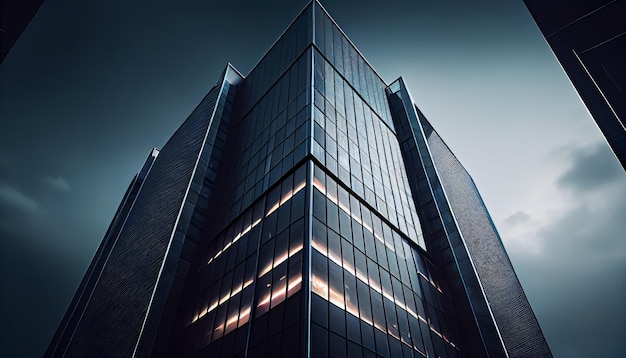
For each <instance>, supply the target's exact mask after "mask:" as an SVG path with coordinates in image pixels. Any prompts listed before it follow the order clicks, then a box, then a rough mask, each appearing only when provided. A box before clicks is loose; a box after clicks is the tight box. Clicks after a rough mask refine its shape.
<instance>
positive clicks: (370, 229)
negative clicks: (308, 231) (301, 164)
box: [311, 175, 443, 293]
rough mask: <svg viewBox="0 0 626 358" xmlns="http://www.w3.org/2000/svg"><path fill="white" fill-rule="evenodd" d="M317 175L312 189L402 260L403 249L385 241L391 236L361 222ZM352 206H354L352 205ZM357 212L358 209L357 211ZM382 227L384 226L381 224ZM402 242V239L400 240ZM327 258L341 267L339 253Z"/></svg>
mask: <svg viewBox="0 0 626 358" xmlns="http://www.w3.org/2000/svg"><path fill="white" fill-rule="evenodd" d="M318 176H319V175H314V177H313V187H314V188H316V189H317V190H319V192H320V193H322V194H324V195H325V196H326V197H327V198H328V200H330V201H331V202H332V203H333V204H335V205H337V206H338V207H339V208H340V209H341V210H342V211H343V212H345V213H346V214H347V215H348V216H349V217H351V218H352V219H353V220H354V221H355V222H356V223H357V224H359V225H361V226H362V227H363V228H364V229H365V230H366V231H367V232H369V233H370V234H372V236H373V237H374V238H375V239H376V240H378V242H380V243H381V244H384V245H385V247H387V248H388V249H389V250H391V251H392V252H393V253H394V254H398V255H399V256H400V257H399V259H404V253H403V251H404V250H403V249H402V248H401V247H400V248H398V250H396V247H395V246H394V243H393V241H391V239H390V240H387V239H386V238H387V237H390V236H391V235H390V234H389V233H387V234H386V235H384V238H383V234H382V230H381V229H375V228H373V227H372V226H374V225H372V226H370V225H369V224H368V223H367V222H366V220H362V219H361V217H360V215H358V214H357V213H355V212H352V211H351V210H350V209H349V207H350V204H349V199H346V198H344V199H343V200H339V199H338V197H340V195H333V193H331V191H330V190H327V188H326V186H325V185H324V183H323V182H322V180H323V179H322V178H318ZM327 180H331V179H329V178H327ZM332 183H333V185H334V186H337V188H339V189H338V190H339V192H341V191H342V190H343V191H345V190H344V189H342V188H341V187H340V186H338V185H337V184H336V183H335V182H334V181H333V182H332ZM335 191H336V190H333V192H335ZM353 205H354V204H353ZM356 211H358V208H357V210H356ZM372 215H374V213H372ZM383 225H384V224H383ZM378 226H380V224H378ZM401 240H404V239H401ZM311 244H312V245H314V246H315V245H319V243H318V242H316V241H315V237H314V238H313V241H312V243H311ZM329 255H330V256H329V258H330V259H331V260H334V261H335V262H337V263H338V264H339V265H340V266H342V264H341V263H340V262H341V259H339V258H338V256H340V253H335V252H332V251H330V250H329ZM346 269H348V270H351V268H350V267H347V268H346ZM351 272H352V271H351ZM419 274H420V275H421V276H422V277H424V279H425V280H426V282H428V283H430V284H431V285H432V286H433V287H434V288H435V289H436V290H437V291H439V292H440V293H443V291H442V290H441V288H440V287H439V285H437V284H436V283H435V282H434V281H433V280H432V278H429V277H427V276H426V275H424V273H423V272H421V271H419Z"/></svg>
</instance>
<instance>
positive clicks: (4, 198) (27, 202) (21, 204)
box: [0, 183, 40, 212]
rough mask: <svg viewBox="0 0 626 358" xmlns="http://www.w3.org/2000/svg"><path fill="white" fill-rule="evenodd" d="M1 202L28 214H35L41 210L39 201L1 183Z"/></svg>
mask: <svg viewBox="0 0 626 358" xmlns="http://www.w3.org/2000/svg"><path fill="white" fill-rule="evenodd" d="M0 201H1V202H3V203H4V204H8V205H9V206H11V207H13V208H17V209H20V210H24V211H28V212H35V211H38V210H39V208H40V207H39V203H37V201H35V200H34V199H31V198H29V197H28V196H26V195H25V194H23V193H21V192H20V191H19V190H17V189H15V188H13V187H11V186H9V185H7V184H4V183H0Z"/></svg>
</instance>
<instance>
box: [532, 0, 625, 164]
mask: <svg viewBox="0 0 626 358" xmlns="http://www.w3.org/2000/svg"><path fill="white" fill-rule="evenodd" d="M524 2H525V3H526V6H527V7H528V10H530V13H531V14H532V16H533V18H534V19H535V22H536V23H537V25H538V26H539V29H540V30H541V32H542V33H543V35H544V37H545V38H546V41H547V42H548V44H549V45H550V47H551V48H552V51H553V52H554V54H555V55H556V57H557V59H558V60H559V62H560V63H561V66H563V69H564V70H565V73H567V76H568V77H569V79H570V81H571V82H572V84H573V85H574V87H575V88H576V90H577V91H578V94H579V95H580V98H582V100H583V102H584V103H585V105H586V106H587V108H588V109H589V112H590V113H591V115H592V116H593V119H594V120H595V121H596V123H597V125H598V127H599V128H600V130H601V131H602V134H604V136H605V137H606V140H607V142H608V143H609V145H610V146H611V149H612V150H613V152H614V153H615V155H616V156H617V159H618V160H619V161H620V163H621V164H622V166H623V167H624V168H625V169H626V67H625V66H624V63H626V1H624V0H593V1H591V0H588V1H567V0H560V1H540V0H524Z"/></svg>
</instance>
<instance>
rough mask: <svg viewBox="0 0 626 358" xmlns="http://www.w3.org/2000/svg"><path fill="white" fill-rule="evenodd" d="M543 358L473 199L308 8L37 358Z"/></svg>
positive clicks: (167, 182) (108, 249) (331, 26)
mask: <svg viewBox="0 0 626 358" xmlns="http://www.w3.org/2000/svg"><path fill="white" fill-rule="evenodd" d="M376 355H379V356H385V357H401V356H405V357H486V356H489V357H507V356H509V357H524V356H526V357H550V356H551V353H550V350H549V348H548V346H547V343H546V341H545V339H544V337H543V334H542V332H541V329H540V327H539V325H538V323H537V320H536V318H535V316H534V314H533V312H532V309H531V308H530V305H529V304H528V301H527V300H526V297H525V295H524V292H523V290H522V288H521V286H520V284H519V281H518V279H517V277H516V275H515V272H514V271H513V268H512V266H511V263H510V261H509V259H508V256H507V254H506V252H505V250H504V247H503V246H502V243H501V241H500V238H499V236H498V233H497V231H496V229H495V227H494V225H493V223H492V222H491V219H490V217H489V214H488V213H487V210H486V209H485V206H484V204H483V202H482V200H481V198H480V195H479V194H478V192H477V190H476V187H475V185H474V183H473V181H472V179H471V177H470V176H469V174H468V173H467V172H466V171H465V169H464V168H463V166H462V165H461V164H460V163H459V162H458V160H457V159H456V157H455V156H454V155H453V154H452V152H451V151H450V150H449V149H448V147H447V146H446V145H445V143H444V142H443V141H442V140H441V138H440V137H439V135H438V134H437V133H436V132H435V131H434V130H433V128H432V126H431V125H430V123H429V122H428V121H427V120H426V118H425V117H424V116H423V114H422V113H421V112H420V111H419V110H418V109H417V108H416V107H415V105H414V104H413V101H412V100H411V98H410V96H409V93H408V91H407V89H406V87H405V85H404V82H403V81H402V79H398V80H396V81H395V82H393V83H392V84H391V85H387V84H386V83H385V82H384V81H383V80H382V79H381V78H380V76H379V75H378V74H377V73H376V72H375V71H374V70H373V69H372V67H371V66H370V65H369V63H368V62H367V61H366V60H365V59H364V58H363V56H362V55H361V54H360V52H359V51H358V50H357V49H356V48H355V47H354V45H353V44H352V42H350V40H349V39H348V38H347V37H346V36H345V34H344V33H343V32H342V31H341V30H340V29H339V27H338V26H337V24H336V23H335V22H334V21H333V20H332V19H331V18H330V16H329V15H328V14H327V13H326V11H325V10H324V9H323V7H322V6H321V5H320V4H319V3H318V2H316V1H314V2H311V3H309V4H308V5H307V6H306V7H305V8H304V9H303V10H302V12H301V13H300V14H299V15H298V16H297V18H296V19H295V20H294V21H293V22H292V23H291V25H290V26H289V27H288V29H287V30H286V31H285V32H284V33H283V34H282V36H281V37H280V38H279V40H278V41H277V42H276V43H275V44H274V45H273V46H272V48H271V49H270V50H269V51H268V52H267V53H266V54H265V55H264V56H263V58H262V59H261V60H260V61H259V63H258V64H257V65H256V66H255V67H254V68H253V69H252V71H250V73H249V74H248V75H247V76H245V77H244V76H242V75H241V74H240V73H239V72H237V70H235V69H234V68H233V67H232V66H231V65H228V66H227V67H226V69H225V70H224V72H223V73H222V75H221V77H220V79H219V80H218V82H217V83H216V84H215V86H213V88H212V89H211V90H210V91H209V93H208V94H207V95H206V97H205V98H204V99H203V100H202V102H201V103H200V104H199V105H198V107H197V108H196V109H195V110H194V111H193V112H192V114H191V115H190V116H189V118H187V120H186V121H185V122H184V123H183V124H182V125H181V127H180V128H179V129H178V130H177V131H176V133H174V135H173V136H172V137H171V138H170V140H169V141H168V142H167V143H166V144H165V146H164V147H163V148H162V149H161V150H160V151H156V150H154V151H153V152H152V153H151V155H150V156H149V158H148V160H147V161H146V164H145V165H144V167H143V169H142V171H141V172H140V173H139V174H138V175H137V176H136V178H135V179H133V181H132V183H131V185H130V187H129V189H128V192H127V194H126V195H125V197H124V200H123V202H122V204H121V205H120V208H119V210H118V212H117V213H116V215H115V218H114V220H113V222H112V224H111V227H110V228H109V230H108V232H107V234H106V236H105V238H104V240H103V243H102V245H101V247H100V248H99V249H98V252H97V254H96V257H95V258H94V260H93V263H92V264H91V266H90V267H89V269H88V272H87V274H86V276H85V278H84V280H83V282H82V284H81V286H80V288H79V290H78V292H77V294H76V296H75V298H74V300H73V302H72V303H71V305H70V308H69V309H68V312H67V314H66V316H65V318H64V320H63V322H62V323H61V325H60V327H59V329H58V331H57V333H56V335H55V336H54V338H53V340H52V342H51V344H50V347H49V349H48V351H47V352H46V356H54V357H56V356H67V357H73V356H79V357H84V356H89V357H95V356H106V357H111V356H116V357H130V356H137V357H147V356H154V357H218V356H225V357H230V356H233V357H244V356H245V357H280V356H282V357H294V356H301V357H305V356H312V357H328V356H336V357H346V356H350V357H361V356H372V357H373V356H376Z"/></svg>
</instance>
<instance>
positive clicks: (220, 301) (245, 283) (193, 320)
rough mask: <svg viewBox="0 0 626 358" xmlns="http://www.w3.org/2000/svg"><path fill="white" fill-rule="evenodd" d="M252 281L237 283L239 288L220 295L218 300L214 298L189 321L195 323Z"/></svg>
mask: <svg viewBox="0 0 626 358" xmlns="http://www.w3.org/2000/svg"><path fill="white" fill-rule="evenodd" d="M253 282H254V280H248V281H246V282H244V283H243V285H238V286H239V288H237V289H236V290H235V291H231V292H228V293H227V294H226V295H224V296H222V297H221V298H220V299H219V300H215V301H214V302H212V303H210V304H209V305H207V306H206V308H205V309H203V310H202V311H201V312H200V313H199V314H198V315H196V316H195V317H194V318H193V319H192V320H191V323H195V322H196V321H197V320H199V319H200V318H202V317H204V316H205V315H206V314H207V313H210V312H212V311H213V310H215V309H216V308H217V307H218V306H220V305H222V304H224V303H226V302H227V301H228V300H229V299H231V298H232V297H234V296H236V295H237V294H239V293H240V292H241V291H243V290H244V289H245V288H247V287H248V286H250V285H252V283H253Z"/></svg>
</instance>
